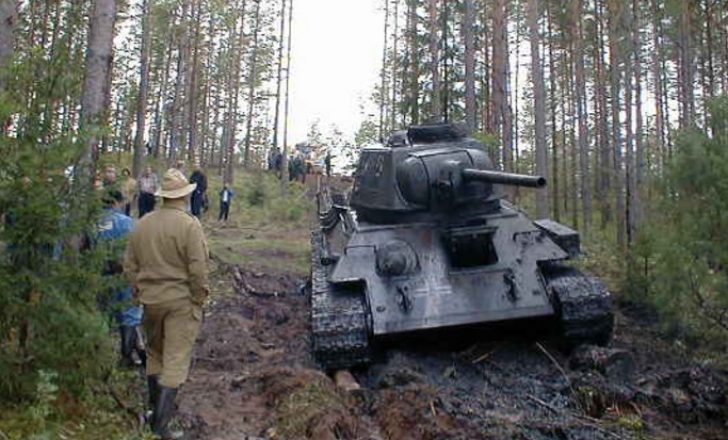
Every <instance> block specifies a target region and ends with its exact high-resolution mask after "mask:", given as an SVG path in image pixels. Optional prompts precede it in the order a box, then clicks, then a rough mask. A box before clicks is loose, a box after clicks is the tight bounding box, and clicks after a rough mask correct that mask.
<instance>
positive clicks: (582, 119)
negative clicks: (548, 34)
mask: <svg viewBox="0 0 728 440" xmlns="http://www.w3.org/2000/svg"><path fill="white" fill-rule="evenodd" d="M571 6H572V16H571V24H572V26H573V30H572V36H573V42H574V56H573V59H574V73H575V76H576V93H575V98H576V117H577V120H578V123H579V135H578V144H579V169H580V182H579V184H580V189H581V203H582V205H581V206H582V213H581V214H582V228H581V231H580V232H581V233H582V234H583V235H584V236H589V229H590V228H591V172H590V169H589V133H588V131H587V114H586V112H587V97H586V75H585V73H584V57H583V56H582V54H583V53H584V44H583V41H584V40H583V39H584V32H583V29H582V13H583V8H584V3H583V0H572V2H571Z"/></svg>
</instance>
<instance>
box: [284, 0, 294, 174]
mask: <svg viewBox="0 0 728 440" xmlns="http://www.w3.org/2000/svg"><path fill="white" fill-rule="evenodd" d="M290 2H291V3H290V7H289V8H288V49H287V56H286V60H287V63H286V72H287V75H286V107H285V111H284V114H283V120H284V121H285V122H284V124H283V161H282V163H281V188H283V187H284V186H285V185H286V182H287V179H286V177H285V175H286V170H287V169H288V111H289V104H290V99H289V98H290V91H291V87H290V85H291V47H292V44H291V43H292V42H293V27H292V25H293V0H290Z"/></svg>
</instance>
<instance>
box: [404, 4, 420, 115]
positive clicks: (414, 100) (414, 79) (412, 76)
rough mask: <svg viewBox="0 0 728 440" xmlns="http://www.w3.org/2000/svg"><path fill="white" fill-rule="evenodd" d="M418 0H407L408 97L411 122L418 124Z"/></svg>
mask: <svg viewBox="0 0 728 440" xmlns="http://www.w3.org/2000/svg"><path fill="white" fill-rule="evenodd" d="M417 3H418V0H407V5H408V9H407V22H408V27H407V60H408V67H409V68H408V70H409V75H408V78H407V81H408V84H409V86H408V88H407V89H408V96H407V97H406V99H407V100H408V103H409V123H410V124H413V125H415V124H418V123H419V121H420V107H419V102H420V64H419V60H420V57H419V47H420V46H419V44H418V43H417V28H418V26H417V23H418V21H419V17H418V15H417Z"/></svg>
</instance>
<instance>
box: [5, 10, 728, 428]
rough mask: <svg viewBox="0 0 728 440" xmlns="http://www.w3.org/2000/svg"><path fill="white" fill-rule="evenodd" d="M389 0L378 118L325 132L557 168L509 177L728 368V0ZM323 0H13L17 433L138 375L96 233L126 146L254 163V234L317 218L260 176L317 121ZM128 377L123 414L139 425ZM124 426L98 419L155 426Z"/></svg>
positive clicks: (162, 164) (513, 166)
mask: <svg viewBox="0 0 728 440" xmlns="http://www.w3.org/2000/svg"><path fill="white" fill-rule="evenodd" d="M346 1H367V0H346ZM369 1H372V2H373V3H374V4H376V7H377V8H378V11H379V12H380V14H381V22H380V23H379V24H380V28H379V29H378V30H377V32H380V33H381V34H380V35H381V36H382V39H383V41H384V45H383V47H381V64H380V65H378V66H376V69H377V71H378V74H379V75H378V81H377V82H376V83H373V84H370V85H367V86H368V87H369V88H370V91H371V92H370V94H369V96H368V97H367V100H366V102H365V103H362V114H361V115H360V117H361V121H362V122H361V126H360V127H359V129H358V130H357V131H356V132H352V133H342V132H340V131H338V130H337V129H335V128H333V129H331V130H328V131H326V130H324V132H322V131H321V130H320V129H319V127H317V126H316V125H314V126H312V127H311V130H310V134H309V138H308V139H306V140H305V141H306V142H307V143H308V145H312V146H313V148H314V149H315V150H316V151H318V152H319V153H320V152H325V151H328V150H331V151H334V152H335V154H336V155H337V156H339V157H341V158H347V160H348V161H353V160H355V158H356V155H357V153H358V151H359V150H360V149H361V148H362V147H365V146H368V145H373V144H377V143H381V142H383V141H386V139H387V138H388V136H389V134H390V133H391V132H393V131H395V130H401V129H404V128H406V127H408V126H412V125H420V124H427V123H433V122H441V121H447V122H454V123H461V124H463V125H464V126H465V127H467V129H468V131H469V132H470V133H471V134H472V135H473V137H475V138H477V139H478V140H480V141H482V142H483V143H484V144H485V146H486V148H487V150H488V152H489V153H490V155H491V158H492V159H493V162H494V164H495V165H496V168H497V169H499V170H502V171H508V172H515V173H524V174H537V175H540V176H543V177H545V178H546V179H547V181H548V185H547V186H546V187H545V188H543V189H540V190H536V191H524V190H518V191H513V192H512V193H509V197H510V198H511V199H512V200H513V201H514V202H516V203H517V204H518V205H519V206H521V207H522V208H523V209H525V210H527V211H529V212H530V213H531V214H532V216H533V217H534V218H546V217H549V218H553V219H555V220H557V221H560V222H562V223H564V224H566V225H569V226H570V227H573V228H574V229H577V230H578V231H579V232H580V234H581V236H582V241H583V243H584V247H585V253H586V256H585V258H584V259H583V262H582V265H583V266H585V268H587V269H588V270H590V271H591V272H594V273H596V274H598V275H599V276H600V277H603V278H604V279H606V280H607V282H608V283H609V286H610V288H611V290H612V291H614V292H617V293H618V302H620V303H622V304H629V305H634V304H637V305H638V306H635V307H640V308H645V309H646V310H649V313H648V312H645V313H646V314H647V315H649V316H650V318H649V319H653V318H652V316H653V314H654V316H657V318H654V319H655V320H656V321H657V324H656V326H657V328H658V330H657V333H659V335H660V338H664V339H665V340H666V341H669V344H673V345H674V346H679V347H681V348H680V349H684V350H687V351H689V356H694V357H695V358H699V359H708V360H709V363H711V365H713V364H715V365H718V367H716V368H722V369H723V370H725V366H726V365H728V363H726V361H728V359H727V358H726V356H725V349H726V347H727V346H728V276H727V274H726V273H725V272H724V269H725V267H728V0H450V1H445V0H369ZM306 2H307V0H270V1H261V0H0V119H2V121H3V123H2V127H0V152H1V153H0V215H1V216H2V219H3V225H2V228H1V229H0V291H2V292H3V294H2V295H0V439H2V438H13V439H15V438H56V437H53V436H52V435H53V434H49V433H50V432H54V433H57V432H58V431H54V429H55V428H54V426H55V425H62V424H63V423H61V422H58V420H66V419H69V420H85V419H84V418H94V417H97V416H98V413H96V412H94V411H95V410H94V406H95V405H96V404H97V403H98V401H97V399H99V397H98V395H99V393H101V394H104V395H107V394H109V393H110V392H109V389H112V388H113V385H114V384H116V386H118V384H119V383H122V384H131V385H129V386H130V387H131V386H133V385H134V384H133V378H130V377H125V376H123V375H122V376H121V377H120V376H119V373H118V372H117V371H116V369H115V366H114V363H115V357H114V356H115V355H114V354H113V350H114V347H113V346H112V343H111V342H110V341H109V337H108V334H109V328H108V323H107V322H105V321H104V320H103V319H102V318H101V317H100V316H99V313H98V311H97V309H96V301H97V293H98V292H99V291H103V290H105V289H107V290H108V289H111V288H113V287H114V286H115V285H114V284H113V283H119V282H120V280H109V279H108V278H105V277H102V276H101V275H100V273H101V266H102V265H103V262H104V258H105V255H104V252H105V251H107V250H104V249H99V248H97V249H91V250H85V251H84V250H82V247H83V246H81V245H80V243H79V240H80V239H79V237H81V236H83V234H84V232H85V231H87V230H88V228H89V227H90V225H93V224H94V222H95V221H96V220H97V218H98V216H99V213H100V211H101V206H100V205H101V204H100V201H99V200H98V197H97V194H96V192H95V190H94V188H93V180H94V176H95V175H97V174H98V173H99V172H100V170H102V169H103V168H104V167H105V166H107V165H109V164H114V165H116V166H119V167H126V166H128V167H129V169H130V170H131V174H132V175H133V176H135V177H137V176H139V175H140V173H141V172H142V170H143V169H144V168H145V167H146V166H147V165H149V166H153V167H154V168H155V169H157V170H160V171H162V170H164V169H165V168H167V167H168V166H172V165H173V164H177V163H180V161H182V162H184V163H186V164H189V166H190V167H192V166H200V167H202V169H204V170H206V172H207V173H208V174H209V175H210V176H211V178H212V179H213V180H214V182H215V185H218V186H220V185H221V184H222V183H229V184H231V185H240V183H239V182H245V184H244V185H243V186H241V189H242V190H243V193H244V194H243V200H244V202H241V205H242V206H244V208H241V210H242V211H241V212H245V214H244V215H243V214H241V215H243V217H242V218H243V219H245V220H241V222H242V223H240V224H238V225H237V226H236V227H240V228H241V229H240V230H237V229H236V231H237V232H239V233H240V234H241V235H242V234H247V235H249V231H248V230H247V229H246V228H249V227H250V225H249V224H246V223H245V221H253V220H254V221H260V225H264V224H266V223H265V221H264V220H262V218H263V217H264V213H265V215H273V217H275V218H274V220H273V221H272V222H271V223H270V224H273V225H279V226H281V228H283V229H286V230H287V231H288V229H292V228H295V227H300V226H301V225H303V229H305V228H306V227H308V226H310V225H306V224H305V211H306V210H307V209H308V210H310V209H311V206H307V205H306V206H304V205H303V203H304V202H302V200H304V199H305V198H306V187H299V186H295V185H292V186H289V187H287V189H285V188H284V189H281V190H280V191H279V184H278V182H277V180H276V179H272V177H271V176H267V177H266V178H265V179H263V178H260V179H259V178H258V177H257V176H259V175H262V174H259V173H262V172H263V169H264V168H265V167H266V157H267V155H268V153H269V151H270V150H271V148H273V147H278V148H280V149H281V150H282V151H283V167H284V169H285V168H286V161H287V160H288V157H289V155H290V154H293V153H294V152H295V144H296V143H298V142H301V141H302V140H301V139H292V138H291V137H290V127H289V124H290V120H291V119H292V118H295V117H296V115H292V114H290V105H289V100H290V99H289V95H290V90H289V89H290V88H291V81H290V79H291V77H292V76H295V72H296V70H295V69H296V56H297V54H296V35H295V33H294V32H292V31H291V29H292V28H293V24H294V23H295V20H296V9H297V8H305V7H307V3H306ZM325 19H326V18H325V17H322V20H325ZM338 19H341V18H338ZM310 25H311V26H317V25H321V24H316V23H311V24H310ZM353 25H356V24H353ZM345 37H346V36H342V38H345ZM365 108H366V110H365ZM346 166H349V169H351V164H350V163H346V164H342V168H346ZM212 176H214V177H212ZM269 177H271V179H268V178H269ZM266 179H268V180H266ZM309 185H310V183H309ZM280 187H281V188H283V187H285V185H280ZM310 191H311V188H309V192H310ZM265 197H269V198H270V199H271V200H272V201H265V200H263V199H265ZM282 205H285V206H282ZM258 208H260V209H261V211H256V209H258ZM271 210H272V211H271ZM299 211H300V212H299ZM271 212H272V213H273V214H271ZM276 216H277V217H276ZM276 222H280V223H276ZM254 226H255V227H258V226H259V225H258V224H256V225H254ZM205 227H206V228H208V229H206V230H207V231H208V232H209V233H210V236H211V237H218V238H217V239H219V237H220V235H219V234H222V236H224V237H227V235H226V232H225V231H222V232H220V231H221V230H220V229H219V228H218V227H217V226H212V225H211V224H208V223H205ZM253 229H254V228H253ZM288 232H290V231H288ZM288 232H286V233H288ZM266 233H270V231H267V232H266ZM215 234H218V235H217V236H216V235H215ZM247 235H246V236H247ZM274 235H275V234H274ZM284 235H285V234H284ZM266 237H267V238H266V239H268V238H270V237H268V236H267V235H266ZM286 237H287V236H286ZM259 238H260V237H256V240H258V239H259ZM279 238H280V237H278V236H273V238H270V239H272V240H277V239H279ZM235 239H236V240H237V238H235ZM260 239H261V240H262V239H263V238H260ZM296 239H301V237H296ZM303 240H304V245H303V246H304V247H305V246H307V244H306V243H307V240H308V238H303ZM256 243H257V242H256ZM231 246H232V245H231ZM261 246H262V247H265V246H266V244H265V242H264V243H263V245H261ZM232 248H233V247H230V246H228V244H227V243H225V244H224V245H223V244H221V248H220V250H219V252H220V255H222V254H224V253H225V252H227V251H228V250H229V249H232ZM214 251H215V249H214V246H213V252H214ZM296 258H299V259H300V255H298V254H297V256H296ZM236 270H237V269H236ZM261 270H262V269H261ZM303 272H304V273H302V274H298V276H300V277H301V278H305V277H306V276H307V275H306V273H305V270H304V271H303ZM232 273H237V272H235V271H233V272H232ZM276 273H277V272H276ZM228 275H230V274H229V273H227V272H226V275H225V276H228ZM289 275H290V274H287V275H285V276H284V275H280V276H281V277H282V278H281V279H283V278H285V279H286V280H287V279H288V278H286V277H288V276H289ZM276 276H278V275H276ZM290 276H291V277H293V276H294V275H290ZM289 287H290V286H289ZM641 310H642V309H641ZM283 339H285V338H283ZM686 353H687V352H686ZM686 356H688V354H686ZM706 362H707V361H706ZM110 384H111V385H110ZM124 386H126V385H124ZM110 387H111V388H110ZM111 394H112V395H114V400H113V401H112V403H110V404H109V403H108V402H107V405H110V406H111V407H113V409H109V410H108V411H106V410H104V411H106V412H103V411H102V412H103V414H105V416H104V417H110V419H109V420H110V425H114V426H126V427H128V425H129V424H131V422H129V421H128V420H126V419H124V417H127V419H128V414H127V415H126V416H124V415H123V413H124V412H125V411H126V412H127V413H128V412H130V411H131V412H132V413H133V410H130V409H129V408H128V405H126V404H123V401H124V400H125V399H124V398H121V399H119V398H118V396H116V395H115V394H114V393H111ZM119 402H122V403H119ZM722 405H723V407H725V402H723V403H722ZM118 407H120V408H121V409H119V408H118ZM433 408H434V407H433ZM5 410H7V411H5ZM434 411H435V410H434V409H433V410H432V412H434ZM722 411H725V408H723V410H722ZM120 413H121V414H122V415H119V414H120ZM2 414H13V416H12V417H10V416H8V418H7V419H6V420H3V416H2ZM132 418H133V417H132ZM124 420H125V421H124ZM54 424H55V425H54ZM79 424H80V425H82V424H83V423H81V422H79ZM21 425H22V426H31V425H34V426H39V430H38V431H34V432H33V435H34V436H32V437H31V434H29V432H30V431H24V428H20V427H19V426H21ZM78 426H79V425H74V428H73V429H80V428H78ZM64 429H65V428H64ZM68 429H70V428H68ZM5 431H7V432H8V434H6V433H5ZM13 432H18V433H23V434H17V435H13V434H12V433H13ZM61 432H62V429H61ZM74 432H76V431H74ZM78 432H80V431H78ZM117 434H118V432H117V431H114V433H113V435H112V434H108V433H107V434H103V435H108V437H98V436H96V437H94V436H93V435H91V434H87V435H88V436H87V437H83V436H80V434H79V437H78V438H141V437H133V436H132V437H124V436H119V437H116V435H117ZM23 435H27V437H23ZM395 437H396V436H392V437H391V438H395ZM58 438H74V437H58ZM200 438H207V437H200ZM210 438H213V437H210ZM220 438H222V437H220ZM251 438H252V437H251ZM269 438H275V437H274V436H270V437H269ZM291 438H297V437H296V436H295V435H292V437H291ZM301 438H309V437H301ZM322 438H323V437H322ZM332 438H349V437H346V436H344V437H332ZM352 438H353V437H352ZM398 438H406V437H398ZM433 438H434V437H433ZM488 438H490V437H488ZM495 438H497V437H495ZM528 438H541V437H528ZM549 438H550V437H549ZM553 438H556V437H553ZM570 438H571V437H570ZM656 438H659V437H656ZM701 438H703V437H701ZM705 438H720V436H718V437H705Z"/></svg>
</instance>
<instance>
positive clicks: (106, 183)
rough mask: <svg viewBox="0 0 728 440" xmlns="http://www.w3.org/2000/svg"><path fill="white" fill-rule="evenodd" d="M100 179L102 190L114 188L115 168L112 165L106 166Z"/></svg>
mask: <svg viewBox="0 0 728 440" xmlns="http://www.w3.org/2000/svg"><path fill="white" fill-rule="evenodd" d="M101 178H102V180H101V183H102V185H103V187H104V188H109V187H112V186H116V178H117V175H116V167H115V166H113V165H108V166H107V167H106V168H104V173H103V175H102V176H101Z"/></svg>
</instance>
